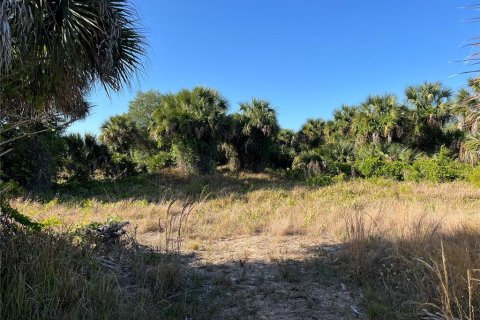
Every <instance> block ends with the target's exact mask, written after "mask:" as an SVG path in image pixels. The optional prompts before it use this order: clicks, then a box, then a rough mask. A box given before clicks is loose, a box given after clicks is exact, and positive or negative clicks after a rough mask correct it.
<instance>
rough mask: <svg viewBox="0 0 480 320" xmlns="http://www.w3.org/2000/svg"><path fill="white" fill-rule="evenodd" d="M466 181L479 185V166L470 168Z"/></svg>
mask: <svg viewBox="0 0 480 320" xmlns="http://www.w3.org/2000/svg"><path fill="white" fill-rule="evenodd" d="M468 181H470V182H471V183H473V184H474V185H475V186H477V187H480V166H478V167H475V168H473V169H472V171H471V172H470V175H469V176H468Z"/></svg>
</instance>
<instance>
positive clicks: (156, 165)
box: [147, 151, 173, 173]
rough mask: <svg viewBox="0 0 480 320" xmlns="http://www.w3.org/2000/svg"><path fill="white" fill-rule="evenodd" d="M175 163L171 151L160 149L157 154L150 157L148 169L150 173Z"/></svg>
mask: <svg viewBox="0 0 480 320" xmlns="http://www.w3.org/2000/svg"><path fill="white" fill-rule="evenodd" d="M172 164H173V159H172V156H171V155H170V153H169V152H165V151H160V152H159V153H157V154H156V155H154V156H152V157H150V158H148V160H147V170H148V172H149V173H154V172H158V171H160V170H161V169H164V168H166V167H169V166H171V165H172Z"/></svg>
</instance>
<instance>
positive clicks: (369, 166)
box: [355, 157, 384, 178]
mask: <svg viewBox="0 0 480 320" xmlns="http://www.w3.org/2000/svg"><path fill="white" fill-rule="evenodd" d="M355 165H356V167H357V169H358V171H360V173H361V174H362V175H363V176H364V177H366V178H371V177H375V176H378V172H379V170H380V168H381V167H382V166H383V165H384V161H383V160H381V159H380V158H379V157H368V158H365V159H363V160H359V161H357V162H356V164H355Z"/></svg>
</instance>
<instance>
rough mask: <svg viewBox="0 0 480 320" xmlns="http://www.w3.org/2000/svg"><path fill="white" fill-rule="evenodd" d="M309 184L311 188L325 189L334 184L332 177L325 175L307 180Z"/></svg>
mask: <svg viewBox="0 0 480 320" xmlns="http://www.w3.org/2000/svg"><path fill="white" fill-rule="evenodd" d="M307 183H308V184H309V185H311V186H316V187H325V186H328V185H331V184H332V183H333V179H332V177H330V176H328V175H324V174H319V175H316V176H313V177H310V178H307Z"/></svg>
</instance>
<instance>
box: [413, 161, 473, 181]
mask: <svg viewBox="0 0 480 320" xmlns="http://www.w3.org/2000/svg"><path fill="white" fill-rule="evenodd" d="M470 170H471V167H470V166H469V165H467V164H464V163H461V162H459V161H456V160H453V159H451V158H446V157H444V156H443V155H437V156H435V157H433V158H421V159H418V160H416V161H415V162H414V163H413V164H412V166H411V167H410V168H409V169H408V170H407V172H406V174H405V180H410V181H422V180H427V181H433V182H447V181H453V180H455V179H465V178H466V177H467V176H468V174H469V172H470Z"/></svg>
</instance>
